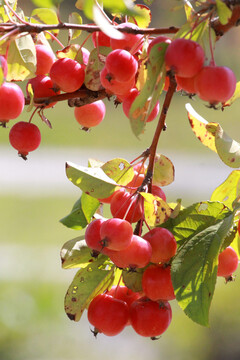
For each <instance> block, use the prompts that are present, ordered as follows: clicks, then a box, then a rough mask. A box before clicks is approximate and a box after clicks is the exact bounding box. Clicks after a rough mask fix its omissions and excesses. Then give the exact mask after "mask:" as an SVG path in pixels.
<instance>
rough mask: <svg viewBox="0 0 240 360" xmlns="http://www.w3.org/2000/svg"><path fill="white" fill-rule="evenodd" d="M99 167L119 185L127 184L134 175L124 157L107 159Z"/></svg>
mask: <svg viewBox="0 0 240 360" xmlns="http://www.w3.org/2000/svg"><path fill="white" fill-rule="evenodd" d="M101 168H102V170H103V171H104V172H105V174H106V175H107V176H109V177H110V178H111V179H113V180H114V181H116V182H117V183H118V184H119V185H127V184H128V183H129V182H130V181H131V180H132V179H133V177H134V170H133V167H132V166H131V165H130V164H129V162H128V161H127V160H124V159H119V158H116V159H112V160H109V161H107V162H106V163H105V164H104V165H102V166H101Z"/></svg>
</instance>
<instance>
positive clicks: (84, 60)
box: [80, 46, 90, 70]
mask: <svg viewBox="0 0 240 360" xmlns="http://www.w3.org/2000/svg"><path fill="white" fill-rule="evenodd" d="M80 51H81V53H82V63H81V65H82V67H83V69H84V70H85V69H86V67H87V64H88V60H89V56H90V51H88V49H86V48H85V47H83V46H82V47H81V50H80Z"/></svg>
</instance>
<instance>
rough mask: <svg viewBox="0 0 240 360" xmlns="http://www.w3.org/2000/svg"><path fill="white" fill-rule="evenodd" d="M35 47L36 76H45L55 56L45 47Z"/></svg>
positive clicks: (38, 45) (39, 45) (40, 45)
mask: <svg viewBox="0 0 240 360" xmlns="http://www.w3.org/2000/svg"><path fill="white" fill-rule="evenodd" d="M35 47H36V56H37V66H36V75H46V74H48V73H49V71H50V69H51V67H52V64H53V63H54V61H55V59H56V58H55V55H54V53H53V51H52V50H51V49H50V48H49V47H48V46H46V45H42V44H37V45H36V46H35Z"/></svg>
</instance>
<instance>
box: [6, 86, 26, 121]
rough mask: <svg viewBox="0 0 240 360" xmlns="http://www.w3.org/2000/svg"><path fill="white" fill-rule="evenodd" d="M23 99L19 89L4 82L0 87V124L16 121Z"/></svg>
mask: <svg viewBox="0 0 240 360" xmlns="http://www.w3.org/2000/svg"><path fill="white" fill-rule="evenodd" d="M24 105H25V99H24V95H23V92H22V90H21V88H20V87H19V86H18V85H17V84H14V83H8V82H4V83H3V84H2V86H0V122H1V123H3V124H4V123H6V122H8V121H9V120H11V119H16V118H17V117H18V116H19V115H20V114H21V113H22V111H23V108H24Z"/></svg>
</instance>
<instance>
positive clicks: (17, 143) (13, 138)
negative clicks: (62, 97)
mask: <svg viewBox="0 0 240 360" xmlns="http://www.w3.org/2000/svg"><path fill="white" fill-rule="evenodd" d="M9 141H10V144H11V145H12V146H13V147H14V148H15V149H16V150H18V154H19V155H20V156H21V157H22V158H23V159H24V160H26V156H27V155H28V153H29V152H30V151H33V150H35V149H37V148H38V146H39V145H40V142H41V133H40V131H39V129H38V127H37V126H36V125H34V124H32V123H29V122H24V121H19V122H18V123H16V124H15V125H13V127H12V128H11V130H10V132H9Z"/></svg>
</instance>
